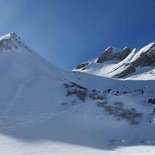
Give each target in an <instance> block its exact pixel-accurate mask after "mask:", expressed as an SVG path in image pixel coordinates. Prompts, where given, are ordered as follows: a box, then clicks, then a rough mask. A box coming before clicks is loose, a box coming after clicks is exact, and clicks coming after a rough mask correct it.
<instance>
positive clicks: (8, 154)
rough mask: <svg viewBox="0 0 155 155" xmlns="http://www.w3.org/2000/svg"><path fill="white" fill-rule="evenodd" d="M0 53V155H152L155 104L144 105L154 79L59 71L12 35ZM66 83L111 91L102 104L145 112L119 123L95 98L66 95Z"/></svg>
mask: <svg viewBox="0 0 155 155" xmlns="http://www.w3.org/2000/svg"><path fill="white" fill-rule="evenodd" d="M0 51H1V53H0V74H1V76H0V86H1V87H0V155H1V154H2V155H33V154H34V155H86V154H89V155H118V154H119V155H131V154H133V155H142V154H143V155H153V154H155V147H154V145H155V135H154V130H155V126H154V116H153V115H152V114H151V113H152V110H153V108H154V106H153V105H152V104H149V103H147V101H148V99H149V98H153V97H154V95H155V88H154V80H151V79H147V80H143V81H142V80H116V79H112V78H108V77H99V76H95V75H90V74H87V73H81V72H66V71H63V70H61V69H59V68H57V67H56V66H54V65H52V64H50V63H48V62H47V61H46V60H45V59H44V58H42V57H40V56H39V55H38V54H37V53H36V52H35V51H33V50H32V49H31V48H29V47H28V46H26V44H25V43H24V42H23V41H22V40H21V39H20V38H19V37H18V36H17V35H16V34H14V33H11V34H8V35H6V36H4V37H1V38H0ZM133 53H134V52H133ZM131 57H132V55H131V54H130V55H129V56H128V58H126V59H127V60H129V59H131ZM127 60H126V61H127ZM115 67H116V66H115ZM70 82H73V83H76V84H78V85H80V86H82V87H85V88H87V90H88V91H89V92H92V89H96V90H98V91H100V93H101V94H104V93H103V92H104V91H107V89H111V91H110V92H109V93H106V94H104V95H106V96H105V99H103V101H106V102H107V103H108V105H109V106H114V105H115V103H120V102H121V103H123V108H125V109H131V108H134V109H136V111H137V112H139V113H143V116H142V117H141V118H140V123H138V124H135V125H133V124H130V123H129V122H128V121H127V120H126V119H120V120H117V119H116V118H115V117H114V116H113V114H110V113H108V112H106V109H104V107H100V106H97V103H98V102H99V100H92V99H91V98H89V97H88V96H87V98H86V99H85V100H84V101H81V100H80V99H79V98H78V97H77V96H76V95H71V96H66V92H67V88H65V87H64V84H66V83H67V84H69V83H70ZM139 90H143V91H144V92H143V93H142V92H141V91H139ZM117 91H119V93H118V94H117ZM125 91H127V93H125ZM106 108H107V107H106ZM150 121H151V122H150Z"/></svg>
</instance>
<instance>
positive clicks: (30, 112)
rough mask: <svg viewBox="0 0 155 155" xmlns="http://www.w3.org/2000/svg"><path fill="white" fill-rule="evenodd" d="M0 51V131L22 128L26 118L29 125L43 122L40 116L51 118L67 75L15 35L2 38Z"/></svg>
mask: <svg viewBox="0 0 155 155" xmlns="http://www.w3.org/2000/svg"><path fill="white" fill-rule="evenodd" d="M0 51H1V53H0V74H1V76H0V86H1V87H0V92H1V93H0V105H1V108H0V117H1V118H0V124H1V128H2V127H3V128H4V127H5V125H9V124H12V123H13V122H14V121H17V122H16V123H17V124H18V123H19V124H20V123H21V124H22V122H23V119H24V117H27V119H25V120H27V123H29V122H31V118H33V119H34V118H35V117H36V119H40V120H41V118H37V117H38V114H39V115H40V117H42V116H44V115H45V117H48V114H49V113H48V112H51V110H54V108H56V106H57V104H52V100H53V97H54V96H55V95H56V94H57V93H58V92H59V91H60V92H61V90H59V87H58V86H59V85H60V84H61V83H62V82H61V81H63V80H65V76H66V73H65V72H64V71H62V70H60V69H58V68H57V67H55V66H54V65H51V64H50V63H48V62H47V61H46V60H45V59H43V58H41V57H40V56H39V55H38V54H37V53H36V52H34V51H33V50H32V49H30V48H29V47H28V46H26V44H25V43H24V42H23V41H22V40H21V39H20V38H19V37H18V36H17V35H16V34H14V33H11V34H7V35H5V36H3V37H1V38H0ZM53 90H55V91H54V92H53V93H51V91H53ZM60 92H59V93H60ZM59 100H63V99H61V98H59ZM44 111H46V113H44ZM50 114H51V113H50ZM46 115H47V116H46ZM10 118H12V119H10ZM16 123H14V125H16ZM2 124H3V125H2Z"/></svg>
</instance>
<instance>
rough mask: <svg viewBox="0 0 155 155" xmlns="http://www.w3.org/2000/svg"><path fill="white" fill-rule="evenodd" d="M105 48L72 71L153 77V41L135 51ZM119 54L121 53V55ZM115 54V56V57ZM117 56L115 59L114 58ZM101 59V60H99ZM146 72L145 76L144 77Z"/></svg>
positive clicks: (121, 76)
mask: <svg viewBox="0 0 155 155" xmlns="http://www.w3.org/2000/svg"><path fill="white" fill-rule="evenodd" d="M110 49H111V50H109V48H108V50H107V49H106V50H105V51H104V52H103V54H102V55H101V56H100V57H99V58H97V59H95V60H91V61H87V62H85V63H82V64H81V65H78V66H77V67H76V69H75V70H74V71H80V72H86V73H90V74H95V75H99V76H105V77H114V78H127V77H128V79H134V80H136V79H137V80H138V79H145V80H147V79H155V76H154V74H153V73H154V71H153V70H154V68H155V67H154V65H155V43H154V42H153V43H150V44H148V45H147V46H145V47H143V48H142V49H140V50H139V51H137V52H136V49H133V50H132V51H130V49H129V48H124V49H122V50H119V52H118V51H117V50H115V49H114V48H112V47H111V48H110ZM121 55H123V56H122V57H121ZM116 56H117V57H116ZM116 58H117V59H116ZM101 60H102V61H101ZM145 74H147V78H146V77H145Z"/></svg>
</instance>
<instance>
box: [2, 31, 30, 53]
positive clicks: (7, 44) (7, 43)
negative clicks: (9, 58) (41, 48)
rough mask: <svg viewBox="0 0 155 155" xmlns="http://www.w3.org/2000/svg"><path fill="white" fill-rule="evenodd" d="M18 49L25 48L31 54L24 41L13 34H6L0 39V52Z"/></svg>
mask: <svg viewBox="0 0 155 155" xmlns="http://www.w3.org/2000/svg"><path fill="white" fill-rule="evenodd" d="M19 47H22V48H26V49H27V50H28V51H29V52H32V50H31V48H30V47H28V46H27V45H26V44H25V43H24V41H23V40H22V39H21V38H20V37H19V36H18V35H17V34H16V33H14V32H11V33H8V34H6V35H3V36H1V37H0V52H1V53H2V52H3V51H5V50H12V49H17V48H19Z"/></svg>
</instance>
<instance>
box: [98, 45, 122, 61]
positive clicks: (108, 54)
mask: <svg viewBox="0 0 155 155" xmlns="http://www.w3.org/2000/svg"><path fill="white" fill-rule="evenodd" d="M118 58H119V53H115V52H114V49H113V48H112V47H111V46H110V47H108V48H107V49H106V50H105V52H104V53H103V54H102V55H101V56H100V57H99V58H98V59H97V63H103V62H105V61H108V60H112V59H118Z"/></svg>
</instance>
